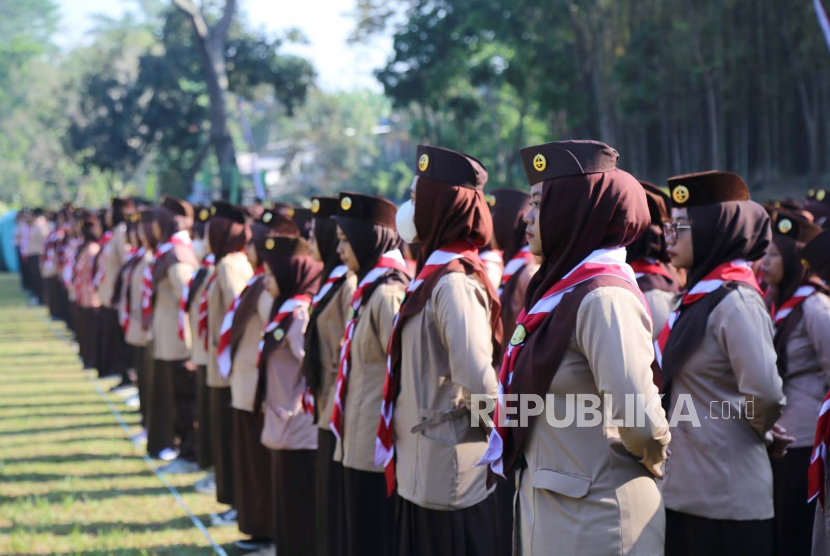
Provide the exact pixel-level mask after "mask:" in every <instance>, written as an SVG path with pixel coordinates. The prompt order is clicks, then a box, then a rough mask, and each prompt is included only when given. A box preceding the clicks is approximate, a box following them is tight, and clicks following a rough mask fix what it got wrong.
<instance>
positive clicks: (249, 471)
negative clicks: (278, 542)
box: [233, 409, 274, 538]
mask: <svg viewBox="0 0 830 556" xmlns="http://www.w3.org/2000/svg"><path fill="white" fill-rule="evenodd" d="M264 417H265V416H264V415H263V414H262V412H257V413H251V412H248V411H242V410H239V409H233V477H234V493H235V495H236V503H235V504H234V507H235V508H236V511H237V512H238V513H239V517H238V520H239V530H240V531H242V532H243V533H245V534H246V535H250V536H252V537H257V538H272V537H273V534H274V499H273V492H272V486H271V481H272V477H271V451H270V450H268V448H266V447H265V446H263V445H262V442H261V437H262V425H263V422H264Z"/></svg>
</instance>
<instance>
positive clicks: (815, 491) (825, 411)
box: [807, 392, 830, 512]
mask: <svg viewBox="0 0 830 556" xmlns="http://www.w3.org/2000/svg"><path fill="white" fill-rule="evenodd" d="M828 446H830V392H828V393H827V395H826V396H825V397H824V403H822V404H821V409H820V410H819V414H818V423H817V424H816V439H815V441H814V443H813V453H812V454H811V455H810V467H809V468H808V469H807V502H812V501H813V500H815V498H816V497H818V503H819V505H820V506H821V511H822V512H824V497H825V494H826V493H825V491H824V476H825V473H826V469H827V449H828Z"/></svg>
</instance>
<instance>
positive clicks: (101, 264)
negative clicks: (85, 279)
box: [92, 231, 112, 288]
mask: <svg viewBox="0 0 830 556" xmlns="http://www.w3.org/2000/svg"><path fill="white" fill-rule="evenodd" d="M111 240H112V232H111V231H110V232H106V233H104V236H103V237H102V238H101V241H100V242H99V244H100V245H101V252H100V253H99V254H98V268H97V269H96V270H95V277H94V278H93V279H92V285H93V287H96V288H97V287H98V286H100V285H101V282H103V281H104V276H105V275H106V273H107V256H108V255H109V252H110V249H112V246H111V245H110V241H111Z"/></svg>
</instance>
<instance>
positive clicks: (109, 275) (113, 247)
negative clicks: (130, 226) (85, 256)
mask: <svg viewBox="0 0 830 556" xmlns="http://www.w3.org/2000/svg"><path fill="white" fill-rule="evenodd" d="M127 247H128V245H127V224H125V223H124V222H122V223H121V224H119V225H118V226H116V227H115V229H114V230H113V232H112V238H111V239H110V241H109V243H108V244H107V245H106V246H105V247H104V252H103V253H102V254H101V258H102V259H104V260H102V261H99V264H103V265H104V277H103V278H102V279H101V283H100V284H99V285H98V295H99V297H100V298H101V305H103V306H104V307H110V306H111V305H112V303H111V301H112V296H113V294H114V293H115V291H114V290H115V282H116V280H118V272H119V271H120V270H121V268H122V267H123V266H124V263H126V262H127V260H126V259H127Z"/></svg>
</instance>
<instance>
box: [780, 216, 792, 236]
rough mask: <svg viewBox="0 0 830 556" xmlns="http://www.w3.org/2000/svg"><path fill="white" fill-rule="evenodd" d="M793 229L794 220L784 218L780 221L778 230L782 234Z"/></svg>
mask: <svg viewBox="0 0 830 556" xmlns="http://www.w3.org/2000/svg"><path fill="white" fill-rule="evenodd" d="M792 229H793V222H792V220H790V219H789V218H782V219H781V220H780V221H779V222H778V231H779V232H781V233H782V234H788V233H789V232H790V230H792Z"/></svg>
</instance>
